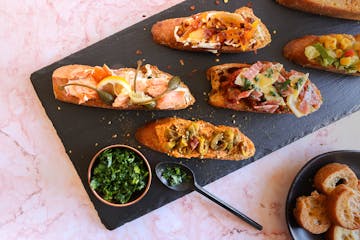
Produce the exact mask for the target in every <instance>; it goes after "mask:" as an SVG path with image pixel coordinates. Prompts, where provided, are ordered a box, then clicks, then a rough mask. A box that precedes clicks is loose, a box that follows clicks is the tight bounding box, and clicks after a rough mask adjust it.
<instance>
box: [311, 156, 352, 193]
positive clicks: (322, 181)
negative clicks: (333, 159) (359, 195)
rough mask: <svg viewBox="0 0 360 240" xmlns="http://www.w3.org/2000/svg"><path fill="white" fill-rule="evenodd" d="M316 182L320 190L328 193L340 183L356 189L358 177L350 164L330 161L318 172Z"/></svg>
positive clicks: (316, 186)
mask: <svg viewBox="0 0 360 240" xmlns="http://www.w3.org/2000/svg"><path fill="white" fill-rule="evenodd" d="M314 184H315V188H316V189H317V190H318V191H320V192H322V193H325V194H327V195H328V194H330V193H331V192H332V191H333V190H334V189H335V188H336V186H337V185H339V184H344V185H346V186H348V187H350V188H353V189H356V188H357V185H358V179H357V177H356V174H355V173H354V172H353V171H352V170H351V168H350V167H349V166H347V165H345V164H341V163H329V164H327V165H325V166H324V167H322V168H320V169H319V171H317V172H316V174H315V177H314Z"/></svg>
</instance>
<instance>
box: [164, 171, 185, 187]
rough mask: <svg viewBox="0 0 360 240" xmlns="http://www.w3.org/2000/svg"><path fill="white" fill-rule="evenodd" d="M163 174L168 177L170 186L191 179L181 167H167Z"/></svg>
mask: <svg viewBox="0 0 360 240" xmlns="http://www.w3.org/2000/svg"><path fill="white" fill-rule="evenodd" d="M161 176H162V177H163V178H165V179H166V181H167V183H168V184H169V185H170V186H176V185H179V184H181V183H183V182H184V181H188V180H189V179H190V176H189V175H187V174H186V172H185V171H184V170H182V169H181V168H180V167H167V168H165V169H164V171H163V172H162V173H161Z"/></svg>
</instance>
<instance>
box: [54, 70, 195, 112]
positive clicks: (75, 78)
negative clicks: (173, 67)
mask: <svg viewBox="0 0 360 240" xmlns="http://www.w3.org/2000/svg"><path fill="white" fill-rule="evenodd" d="M135 72H136V69H134V68H120V69H110V68H108V67H107V66H106V65H104V66H103V67H99V66H95V67H93V66H88V65H80V64H73V65H66V66H62V67H59V68H57V69H56V70H55V71H54V72H53V75H52V85H53V93H54V96H55V98H56V99H57V100H60V101H63V102H67V103H73V104H77V105H84V106H90V107H99V108H110V109H117V110H131V109H148V107H147V106H146V105H145V104H143V103H141V102H140V103H139V101H137V102H136V101H135V100H136V99H135V97H137V99H139V98H138V95H140V97H143V98H144V99H155V100H154V102H155V103H156V105H154V106H152V108H151V109H155V110H177V109H184V108H186V107H188V106H190V105H192V104H193V103H194V102H195V98H194V97H193V96H192V94H191V92H190V90H189V88H188V87H187V86H186V85H185V83H183V82H181V81H180V83H179V85H178V87H177V88H176V89H173V90H171V91H168V92H166V94H163V95H161V93H163V92H164V90H166V88H167V84H168V83H169V82H170V80H171V79H172V78H173V76H172V75H171V74H169V73H166V72H163V71H161V70H159V69H158V68H157V67H156V66H153V65H150V64H146V65H144V66H142V67H141V68H140V71H139V74H138V77H137V84H136V86H137V87H136V88H137V93H136V94H138V95H136V94H135V93H134V91H133V88H134V77H135ZM108 77H110V78H115V80H113V81H112V82H115V83H116V82H120V83H122V84H123V87H122V89H121V91H120V94H119V95H116V94H114V91H115V90H114V89H115V88H114V89H108V87H109V86H110V85H107V86H105V87H106V88H105V87H104V89H102V90H104V91H106V92H108V93H110V94H111V95H113V96H114V98H115V99H114V102H112V103H111V104H107V103H106V102H104V101H103V100H102V99H101V98H100V96H99V95H98V93H96V91H94V90H91V89H89V88H85V87H81V86H74V85H71V86H67V87H64V86H65V85H66V84H69V83H81V84H85V85H88V86H92V87H94V88H98V86H99V85H101V82H102V81H103V80H105V79H107V78H108ZM117 86H118V87H121V85H120V84H118V85H117ZM117 90H119V89H117ZM130 95H131V96H130Z"/></svg>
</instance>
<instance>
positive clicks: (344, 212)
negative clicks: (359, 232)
mask: <svg viewBox="0 0 360 240" xmlns="http://www.w3.org/2000/svg"><path fill="white" fill-rule="evenodd" d="M327 209H328V214H329V218H330V219H331V221H332V222H333V223H335V224H336V225H339V226H341V227H343V228H346V229H350V230H354V229H358V228H360V193H359V192H358V191H357V190H354V189H352V188H349V187H347V186H345V185H343V184H340V185H339V186H337V187H336V188H335V189H334V190H333V191H332V192H331V193H330V195H329V196H328V201H327Z"/></svg>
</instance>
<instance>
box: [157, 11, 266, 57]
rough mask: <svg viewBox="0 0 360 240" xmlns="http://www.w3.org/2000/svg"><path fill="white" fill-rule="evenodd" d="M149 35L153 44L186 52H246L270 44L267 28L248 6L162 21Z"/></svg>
mask: <svg viewBox="0 0 360 240" xmlns="http://www.w3.org/2000/svg"><path fill="white" fill-rule="evenodd" d="M151 33H152V35H153V39H154V41H155V42H156V43H159V44H162V45H165V46H168V47H171V48H175V49H179V50H187V51H210V52H214V53H217V52H224V53H225V52H228V53H233V52H247V51H255V50H257V49H260V48H263V47H265V46H266V45H267V44H269V43H270V42H271V35H270V33H269V31H268V29H267V28H266V26H265V25H264V24H263V23H262V22H261V20H260V19H259V18H258V17H256V16H255V15H254V13H253V11H252V9H251V8H248V7H242V8H239V9H237V10H236V11H235V13H229V12H224V11H207V12H201V13H198V14H195V15H192V16H190V17H182V18H172V19H166V20H163V21H160V22H157V23H155V24H154V25H153V27H152V29H151Z"/></svg>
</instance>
